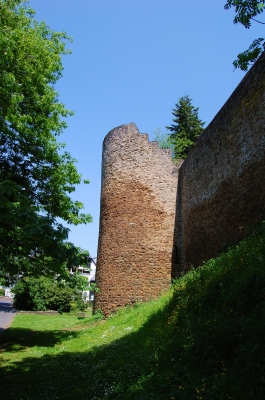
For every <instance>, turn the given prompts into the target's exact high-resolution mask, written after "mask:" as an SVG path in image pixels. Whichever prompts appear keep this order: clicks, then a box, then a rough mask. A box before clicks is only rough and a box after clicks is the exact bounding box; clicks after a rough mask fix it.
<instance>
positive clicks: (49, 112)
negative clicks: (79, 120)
mask: <svg viewBox="0 0 265 400" xmlns="http://www.w3.org/2000/svg"><path fill="white" fill-rule="evenodd" d="M0 8H1V13H0V54H1V57H0V210H1V216H0V222H1V223H0V234H1V236H0V237H1V238H2V239H1V238H0V269H4V270H9V271H12V273H13V272H14V271H16V273H18V272H19V271H23V270H25V269H26V270H27V271H28V270H29V269H30V271H31V273H36V271H38V273H43V272H44V271H46V272H47V271H51V270H58V268H59V267H60V266H62V265H63V263H64V262H68V258H67V257H68V255H67V254H68V253H69V251H68V250H67V251H66V248H65V240H66V239H67V237H68V229H66V228H64V227H63V226H62V225H61V224H58V223H57V222H56V219H57V218H58V217H60V218H61V219H62V220H64V221H66V222H68V223H70V224H75V225H77V224H80V223H88V222H90V221H91V216H90V215H87V214H84V213H82V212H81V210H82V208H83V204H82V203H81V202H78V201H73V200H72V199H71V197H70V193H72V192H74V190H75V186H76V185H78V184H80V183H81V175H80V174H79V173H78V171H77V169H76V165H75V164H76V160H75V159H73V158H72V157H71V155H70V154H69V153H67V152H62V149H63V147H64V144H61V143H58V142H57V136H58V135H60V134H61V133H62V131H63V129H65V128H66V126H67V124H66V121H65V118H66V117H67V116H69V115H72V114H73V113H72V111H69V110H67V109H66V108H65V106H64V104H62V103H60V102H59V100H58V93H57V92H56V91H55V89H54V85H55V83H56V82H57V80H58V79H59V78H60V77H61V76H62V70H63V66H62V60H61V56H62V54H67V53H68V52H69V51H68V50H67V49H66V43H67V42H68V41H71V38H69V37H68V36H67V34H66V33H65V32H54V31H52V30H50V28H49V27H48V26H47V25H46V24H45V23H44V22H41V23H39V22H37V21H36V20H34V12H33V10H32V9H30V8H29V7H28V5H27V3H26V2H23V1H22V0H8V1H6V0H5V1H3V0H0ZM29 260H30V262H29ZM29 265H33V266H34V267H32V268H30V267H29ZM37 265H38V266H39V267H38V268H37ZM45 265H46V267H45Z"/></svg>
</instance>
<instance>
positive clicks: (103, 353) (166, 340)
mask: <svg viewBox="0 0 265 400" xmlns="http://www.w3.org/2000/svg"><path fill="white" fill-rule="evenodd" d="M264 260H265V229H264V228H263V227H262V228H261V229H260V230H259V231H257V232H255V233H254V234H253V235H252V236H251V237H250V238H249V239H247V240H245V241H243V242H242V243H241V244H240V245H238V246H236V247H234V248H232V249H229V251H228V252H227V253H226V254H224V255H222V256H221V257H219V258H217V259H215V260H210V261H209V262H208V263H206V264H205V265H204V266H202V267H201V268H199V269H196V270H192V271H190V272H189V273H188V274H186V275H185V276H183V277H182V278H180V279H179V280H177V281H176V282H175V283H174V284H173V285H172V288H171V289H170V290H169V291H168V292H167V293H166V294H164V295H163V296H161V298H160V299H158V300H156V301H152V302H149V303H144V304H140V305H136V306H135V307H133V308H125V309H122V310H120V311H119V312H118V313H116V314H115V315H112V316H110V317H109V318H108V319H106V320H102V319H100V316H93V317H92V316H91V317H89V318H85V319H82V318H77V317H75V316H69V315H58V316H42V315H31V316H30V315H18V316H17V317H16V318H15V319H14V321H13V324H12V326H11V327H10V328H9V329H8V330H7V331H6V332H5V333H4V335H2V336H1V337H0V340H1V355H0V361H1V368H0V382H1V395H2V398H5V397H6V398H9V399H19V400H26V399H29V400H37V399H62V400H63V399H73V398H75V399H88V400H97V399H98V400H107V399H134V400H141V399H142V400H143V399H155V400H159V399H168V400H169V399H180V400H193V399H199V400H201V399H204V400H215V399H216V400H223V399H234V400H264V398H265V335H264V332H265V262H264Z"/></svg>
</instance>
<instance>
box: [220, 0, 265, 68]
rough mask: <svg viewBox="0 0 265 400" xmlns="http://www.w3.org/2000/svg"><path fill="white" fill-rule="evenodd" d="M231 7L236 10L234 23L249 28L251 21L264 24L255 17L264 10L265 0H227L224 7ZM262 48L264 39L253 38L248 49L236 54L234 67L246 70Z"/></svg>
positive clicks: (264, 46) (263, 47)
mask: <svg viewBox="0 0 265 400" xmlns="http://www.w3.org/2000/svg"><path fill="white" fill-rule="evenodd" d="M231 7H235V11H236V16H235V17H234V23H235V24H238V23H240V24H242V25H243V26H244V27H245V28H247V29H249V28H250V26H251V23H252V21H255V22H258V23H260V24H265V22H262V21H259V20H257V19H256V18H255V17H256V16H258V15H259V14H261V13H262V12H263V11H264V7H265V0H228V1H227V2H226V4H225V6H224V8H225V9H226V10H228V9H229V8H231ZM264 49H265V39H264V38H258V39H255V40H254V41H253V42H252V44H251V45H250V46H249V48H248V50H246V51H244V52H242V53H240V54H238V56H237V59H236V60H235V61H234V62H233V65H234V67H235V68H240V69H241V70H243V71H247V69H248V67H249V65H250V64H252V63H253V62H254V61H256V60H257V58H258V57H259V56H260V54H261V53H262V52H263V51H264Z"/></svg>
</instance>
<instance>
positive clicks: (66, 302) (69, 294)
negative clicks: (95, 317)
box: [12, 276, 86, 312]
mask: <svg viewBox="0 0 265 400" xmlns="http://www.w3.org/2000/svg"><path fill="white" fill-rule="evenodd" d="M12 292H13V293H14V294H15V298H14V306H15V307H16V308H18V309H20V310H33V311H46V310H58V311H59V312H69V311H71V310H81V311H83V310H85V309H86V302H85V301H84V299H83V296H82V291H80V290H78V289H76V288H72V287H70V286H68V285H62V284H60V283H58V282H57V281H56V280H55V279H50V278H47V277H44V276H42V277H40V278H33V277H32V278H31V277H26V278H23V279H21V280H20V281H19V282H18V283H17V284H16V285H15V287H14V288H13V289H12Z"/></svg>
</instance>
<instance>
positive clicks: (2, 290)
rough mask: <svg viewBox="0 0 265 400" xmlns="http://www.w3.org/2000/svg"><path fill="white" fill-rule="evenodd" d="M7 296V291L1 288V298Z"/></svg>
mask: <svg viewBox="0 0 265 400" xmlns="http://www.w3.org/2000/svg"><path fill="white" fill-rule="evenodd" d="M4 295H5V289H2V288H0V296H4Z"/></svg>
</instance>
